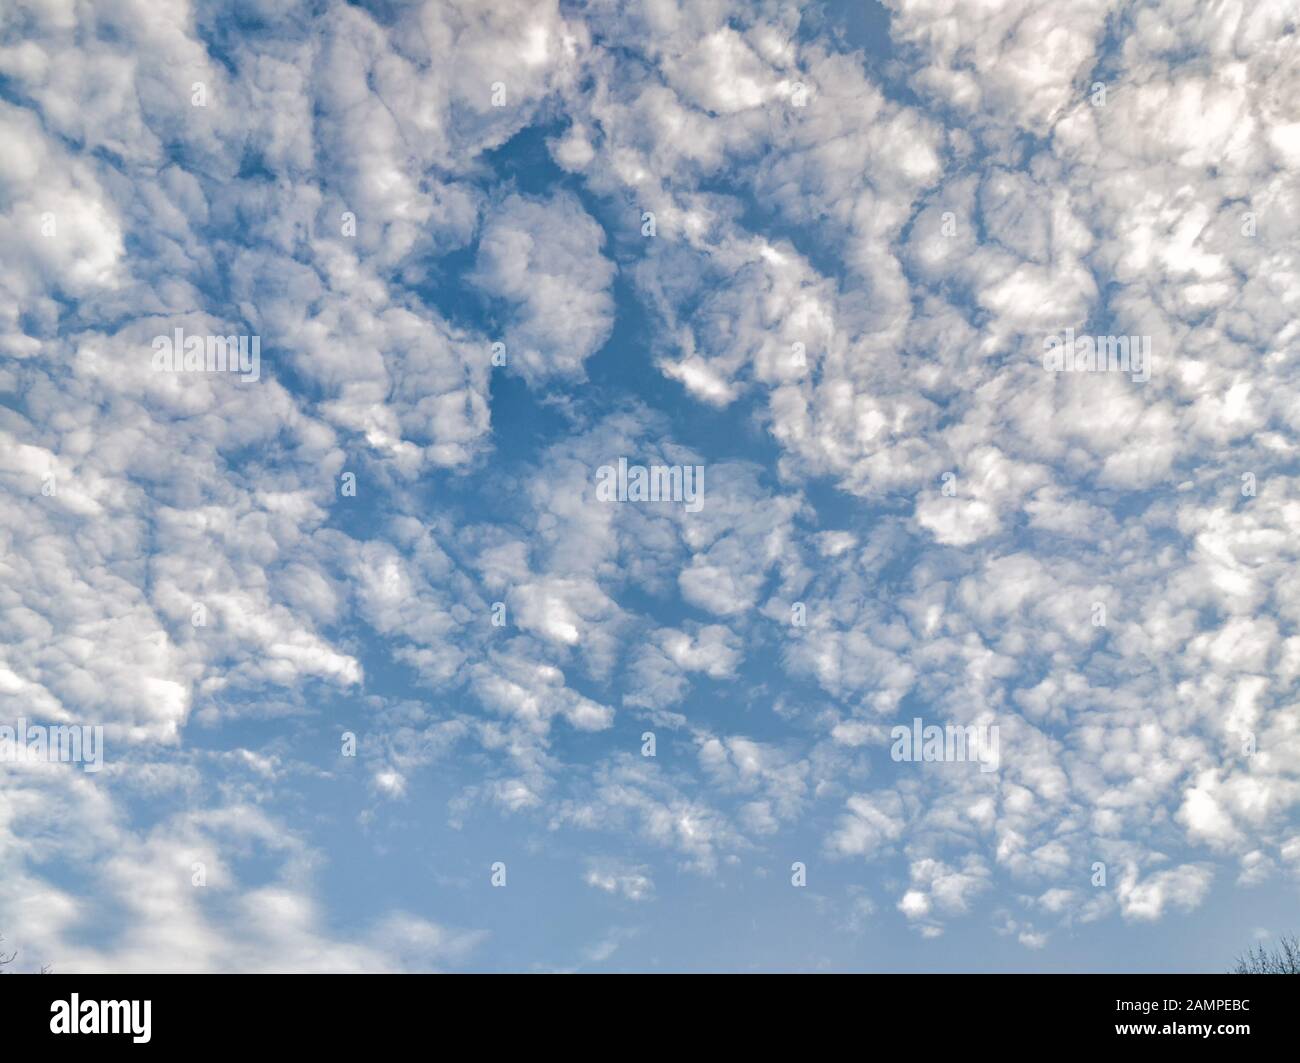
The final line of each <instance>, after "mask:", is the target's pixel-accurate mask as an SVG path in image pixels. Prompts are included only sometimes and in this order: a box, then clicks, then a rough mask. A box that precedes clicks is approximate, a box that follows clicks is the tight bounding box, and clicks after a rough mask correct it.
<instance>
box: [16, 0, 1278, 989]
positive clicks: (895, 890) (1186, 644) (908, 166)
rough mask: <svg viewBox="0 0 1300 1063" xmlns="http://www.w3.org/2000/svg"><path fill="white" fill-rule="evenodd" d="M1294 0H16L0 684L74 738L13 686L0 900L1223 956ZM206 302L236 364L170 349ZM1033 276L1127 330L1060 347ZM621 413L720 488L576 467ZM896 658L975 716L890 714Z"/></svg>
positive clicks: (656, 943)
mask: <svg viewBox="0 0 1300 1063" xmlns="http://www.w3.org/2000/svg"><path fill="white" fill-rule="evenodd" d="M1296 48H1297V34H1296V27H1295V17H1294V12H1288V10H1287V5H1285V4H1280V3H1279V4H1267V3H1260V4H1255V5H1251V6H1249V8H1247V7H1244V6H1233V5H1224V6H1222V8H1221V9H1216V10H1215V11H1214V12H1209V11H1207V10H1204V9H1203V7H1202V6H1201V5H1198V4H1195V3H1192V2H1190V0H1187V2H1183V0H1162V2H1158V3H1151V4H1144V5H1141V6H1140V7H1135V6H1133V5H1130V4H1119V3H1112V2H1108V0H1095V2H1088V3H1080V4H1073V5H1070V7H1069V10H1063V9H1061V8H1060V7H1059V5H1053V4H1051V3H1036V2H1034V0H1008V2H1007V3H1004V4H1001V5H987V4H982V3H975V2H973V0H972V2H956V3H952V4H933V3H891V4H887V5H881V4H876V3H854V4H825V5H807V6H806V7H804V8H796V7H794V6H790V5H781V4H775V3H757V4H754V3H746V4H731V3H727V2H725V0H719V2H718V3H709V4H681V5H679V4H676V3H674V2H672V0H656V2H647V3H639V4H621V3H613V2H608V3H606V2H600V3H590V4H570V3H559V4H556V3H540V4H539V3H532V2H528V3H522V2H521V3H513V2H510V0H499V2H493V3H490V4H483V3H470V2H463V3H462V2H456V0H438V2H433V3H425V4H342V3H327V2H313V3H298V4H294V3H259V2H254V0H243V2H234V3H227V4H219V3H213V4H202V5H189V4H185V3H178V4H172V5H164V6H159V5H157V4H153V3H143V2H127V0H122V2H112V3H104V4H97V5H94V6H93V8H92V7H89V6H83V7H76V6H72V5H65V4H59V3H28V2H25V0H18V2H17V3H16V4H11V5H10V6H9V7H8V8H7V9H6V11H5V13H4V14H0V138H2V140H3V142H4V143H5V144H6V145H7V146H8V147H7V150H6V151H5V152H4V153H3V155H4V158H2V159H0V288H2V289H3V292H2V294H3V298H2V299H0V483H2V484H3V490H4V494H5V498H6V503H7V504H6V506H5V507H4V511H3V524H2V525H0V547H2V549H0V571H2V573H3V580H2V581H0V586H2V587H3V593H2V594H0V727H2V726H3V725H6V724H7V725H9V726H11V727H12V726H15V725H16V724H17V722H18V721H19V720H20V719H22V720H26V721H29V722H31V723H32V724H34V725H36V726H38V727H49V726H60V725H62V726H71V727H84V728H96V727H98V728H102V729H103V734H104V741H105V758H104V765H103V768H102V770H100V771H98V772H88V771H85V770H84V765H82V764H79V763H75V762H67V761H64V762H59V761H57V760H56V761H51V762H43V761H33V760H30V759H25V760H24V759H19V758H18V757H17V756H16V755H15V748H16V747H15V744H14V742H13V741H9V742H8V744H6V739H5V738H4V732H3V731H0V779H3V782H4V785H3V787H0V933H3V934H4V936H5V938H6V941H7V943H8V944H9V945H11V946H15V947H17V948H18V949H19V950H20V955H21V956H22V957H23V958H24V960H25V961H27V962H29V963H31V964H40V963H47V964H52V965H53V966H54V967H55V969H57V970H61V971H128V970H176V971H238V970H295V971H297V970H314V971H345V970H346V971H352V970H363V971H386V970H430V969H433V970H452V971H455V970H465V971H572V970H582V971H645V970H653V971H672V970H686V971H703V970H736V971H750V970H754V971H771V970H800V971H802V970H832V971H848V970H867V971H1039V970H1041V971H1132V970H1171V971H1185V970H1212V971H1213V970H1223V969H1226V967H1227V966H1229V964H1230V963H1231V961H1232V959H1233V958H1234V957H1235V956H1236V955H1237V954H1238V953H1240V952H1242V951H1244V950H1245V949H1246V948H1248V947H1249V946H1250V945H1252V944H1253V943H1255V942H1256V941H1265V942H1267V941H1268V940H1270V939H1271V938H1272V937H1275V936H1276V935H1279V934H1283V933H1287V932H1293V931H1294V930H1295V927H1296V922H1297V889H1298V884H1300V824H1298V823H1297V816H1296V806H1297V802H1300V709H1298V708H1297V689H1298V683H1300V591H1297V584H1296V582H1295V578H1294V576H1295V571H1296V564H1297V560H1298V558H1297V553H1298V550H1300V547H1298V544H1300V534H1298V533H1300V510H1297V502H1296V490H1297V486H1298V485H1300V470H1298V469H1297V457H1296V455H1297V445H1296V430H1297V428H1298V427H1300V420H1298V418H1300V414H1298V413H1297V411H1300V402H1297V401H1296V400H1297V397H1300V396H1298V395H1297V391H1298V390H1300V370H1298V369H1297V336H1296V332H1295V325H1294V322H1295V303H1296V293H1297V291H1300V283H1298V267H1297V254H1296V243H1295V233H1296V232H1297V221H1298V220H1300V219H1298V217H1297V215H1298V214H1300V197H1298V196H1297V191H1296V182H1295V172H1296V167H1297V165H1300V123H1297V120H1296V114H1295V111H1294V105H1293V104H1292V103H1289V102H1288V101H1293V100H1294V99H1296V98H1297V90H1300V85H1297V84H1296V74H1295V73H1294V70H1295V69H1297V68H1296V65H1295V64H1294V62H1293V60H1294V58H1295V52H1296ZM177 328H180V329H183V331H184V334H185V335H188V336H197V337H200V338H201V339H203V340H204V341H205V342H207V340H208V338H210V337H224V336H244V337H256V338H257V340H258V342H259V345H260V346H259V351H260V369H259V373H258V374H257V379H256V380H240V379H239V377H238V376H237V375H235V374H232V373H229V372H224V373H223V372H217V371H200V370H194V371H177V372H171V371H161V370H159V369H158V367H157V364H156V361H155V358H154V353H155V350H156V346H155V341H156V338H157V337H160V336H161V337H168V336H171V335H173V332H174V330H175V329H177ZM1067 328H1069V329H1073V330H1074V332H1075V333H1076V334H1078V335H1080V336H1084V335H1086V336H1089V337H1098V338H1105V337H1111V338H1114V337H1124V338H1126V339H1127V338H1129V337H1132V340H1133V344H1134V346H1135V347H1136V346H1138V345H1139V341H1140V340H1141V341H1144V342H1146V343H1147V344H1149V349H1150V351H1151V362H1150V365H1149V370H1150V372H1149V378H1148V379H1145V380H1140V379H1136V378H1135V375H1134V374H1133V373H1131V372H1126V371H1120V369H1119V368H1118V367H1116V368H1115V369H1114V370H1113V371H1098V372H1065V373H1058V372H1053V371H1051V370H1050V368H1049V367H1047V366H1046V365H1045V364H1044V361H1043V351H1044V346H1045V341H1046V339H1047V338H1048V337H1051V336H1062V335H1064V333H1065V330H1066V329H1067ZM494 344H503V345H504V347H503V348H498V349H499V350H503V351H504V359H501V358H498V359H497V363H501V364H496V363H494V360H493V347H494ZM620 459H624V460H625V461H626V462H627V463H628V464H629V465H638V464H639V465H643V466H663V467H667V468H670V469H676V470H678V472H679V473H680V472H681V470H684V469H699V470H702V472H701V475H702V477H703V485H704V486H703V494H702V496H701V503H702V504H701V505H700V506H698V507H691V506H689V505H688V504H687V500H685V499H683V498H680V497H676V498H672V499H667V500H660V501H650V502H638V501H635V500H623V501H615V502H608V501H602V500H601V499H600V498H599V497H598V496H597V493H596V486H597V482H598V478H599V470H600V469H601V468H602V467H605V466H617V465H618V463H619V461H620ZM353 484H355V493H353V491H352V490H351V487H352V485H353ZM345 485H347V486H346V489H345ZM496 603H500V604H501V605H502V606H503V607H504V614H503V615H504V621H505V622H504V623H503V624H494V623H493V617H494V605H496ZM196 610H197V611H198V612H197V614H196ZM196 615H201V617H202V623H198V624H196V623H195V622H194V618H195V616H196ZM496 615H498V617H499V616H500V615H501V610H496ZM796 617H797V618H798V620H797V621H796V619H795V618H796ZM914 720H921V721H922V725H931V726H937V727H940V728H944V727H961V728H970V729H971V731H970V733H972V734H978V735H979V736H980V741H982V742H984V743H985V747H984V748H985V751H986V752H987V751H988V749H989V748H993V749H994V750H995V752H996V755H995V758H994V762H993V763H985V764H981V763H973V762H971V760H969V759H956V758H948V759H940V760H935V761H916V760H912V759H898V758H897V757H896V756H895V755H894V754H893V749H894V745H895V736H894V728H895V727H898V726H902V727H904V728H905V729H908V730H910V728H911V727H912V724H913V721H914ZM647 733H651V734H653V736H654V745H655V749H654V755H653V756H647V755H645V738H644V736H645V735H646V734H647ZM346 735H351V736H355V755H348V754H350V752H351V750H350V749H348V750H346V751H345V736H346ZM989 743H992V746H991V747H990V745H989ZM982 768H991V769H992V770H981V769H982ZM495 865H504V868H505V882H504V884H503V885H494V884H493V868H494V866H495ZM1099 869H1100V870H1099ZM498 878H499V876H498Z"/></svg>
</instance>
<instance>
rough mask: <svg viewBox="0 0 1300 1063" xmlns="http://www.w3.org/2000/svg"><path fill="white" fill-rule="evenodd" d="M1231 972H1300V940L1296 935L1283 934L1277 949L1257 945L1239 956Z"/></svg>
mask: <svg viewBox="0 0 1300 1063" xmlns="http://www.w3.org/2000/svg"><path fill="white" fill-rule="evenodd" d="M1231 973H1232V974H1300V940H1298V939H1297V938H1296V937H1295V936H1294V935H1283V936H1282V937H1281V938H1280V939H1279V940H1278V943H1277V948H1275V949H1271V950H1270V949H1266V948H1264V946H1263V945H1256V946H1255V947H1254V948H1253V949H1251V950H1250V951H1249V952H1248V953H1246V955H1244V956H1240V957H1238V958H1237V966H1236V967H1234V968H1233V969H1232V972H1231Z"/></svg>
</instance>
